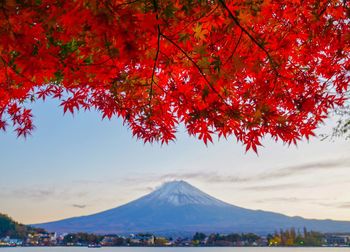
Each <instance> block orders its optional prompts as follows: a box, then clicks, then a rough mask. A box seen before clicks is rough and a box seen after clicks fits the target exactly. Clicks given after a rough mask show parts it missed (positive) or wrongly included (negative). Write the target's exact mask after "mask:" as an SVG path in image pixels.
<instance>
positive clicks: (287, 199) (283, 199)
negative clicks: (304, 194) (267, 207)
mask: <svg viewBox="0 0 350 252" xmlns="http://www.w3.org/2000/svg"><path fill="white" fill-rule="evenodd" d="M316 200H318V199H311V198H297V197H275V198H265V199H259V200H255V201H254V202H256V203H266V202H288V203H299V202H311V201H316Z"/></svg>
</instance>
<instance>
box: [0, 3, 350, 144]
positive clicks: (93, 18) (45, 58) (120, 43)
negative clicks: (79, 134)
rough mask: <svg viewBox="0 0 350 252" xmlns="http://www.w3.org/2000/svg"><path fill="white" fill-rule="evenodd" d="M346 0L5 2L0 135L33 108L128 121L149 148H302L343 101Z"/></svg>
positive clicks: (0, 35)
mask: <svg viewBox="0 0 350 252" xmlns="http://www.w3.org/2000/svg"><path fill="white" fill-rule="evenodd" d="M349 20H350V3H349V1H346V0H278V1H277V0H235V1H232V0H195V1H193V0H115V1H109V0H74V1H73V0H68V1H66V0H23V1H16V0H2V1H0V129H3V130H5V128H6V125H7V123H8V122H12V123H13V126H14V128H15V130H16V131H17V133H18V135H24V136H26V135H27V134H28V133H30V132H31V130H32V129H33V124H32V114H31V110H30V109H28V105H29V103H30V102H33V101H35V100H37V99H43V100H45V98H46V97H53V98H56V99H59V100H60V101H61V105H62V107H63V110H64V112H66V111H69V112H71V113H74V111H76V110H79V109H90V108H93V109H96V110H98V111H100V112H101V113H102V117H103V118H105V117H107V118H111V117H113V116H118V117H122V118H123V120H124V122H125V123H126V124H127V125H128V126H129V127H130V128H131V130H132V132H133V134H134V135H135V136H137V137H138V138H142V139H143V140H144V141H145V142H148V141H149V142H152V141H160V142H162V143H168V142H169V141H171V140H173V139H174V138H175V133H176V128H177V126H178V124H179V123H183V124H184V125H185V126H186V128H187V130H188V133H189V134H191V135H196V136H197V137H198V138H199V139H202V140H203V141H204V142H205V143H207V142H208V141H212V137H213V135H214V134H217V135H218V136H219V137H222V136H223V137H228V136H231V135H233V136H235V137H236V138H237V140H238V141H241V142H243V143H244V144H245V145H246V148H247V149H250V148H252V149H253V150H254V151H256V149H257V146H258V145H260V140H261V138H262V137H263V136H265V135H267V134H268V135H271V136H272V137H273V138H274V139H276V140H277V139H281V140H282V141H284V142H286V143H296V141H297V140H299V139H301V138H302V137H307V138H308V137H309V136H311V135H313V131H314V130H315V128H316V127H317V125H318V124H319V123H320V122H322V120H324V119H325V118H326V116H327V113H328V112H329V110H330V109H332V108H333V107H334V106H336V105H342V104H343V102H344V92H345V91H346V90H347V89H348V84H349V78H350V74H349V70H350V60H349V59H350V47H349V45H350V28H349V27H350V21H349Z"/></svg>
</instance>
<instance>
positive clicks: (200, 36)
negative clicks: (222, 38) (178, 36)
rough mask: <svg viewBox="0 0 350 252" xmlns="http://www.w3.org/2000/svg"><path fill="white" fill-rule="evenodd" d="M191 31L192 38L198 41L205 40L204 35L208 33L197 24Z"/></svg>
mask: <svg viewBox="0 0 350 252" xmlns="http://www.w3.org/2000/svg"><path fill="white" fill-rule="evenodd" d="M193 31H194V37H195V38H196V39H197V40H199V41H203V40H205V34H207V33H208V30H205V29H203V28H202V25H201V24H199V23H197V24H196V27H194V28H193Z"/></svg>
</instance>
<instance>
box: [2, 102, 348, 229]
mask: <svg viewBox="0 0 350 252" xmlns="http://www.w3.org/2000/svg"><path fill="white" fill-rule="evenodd" d="M33 110H34V115H35V118H34V122H35V125H36V130H35V131H34V132H33V134H32V136H30V137H28V138H27V139H22V138H20V139H17V137H16V135H15V134H14V133H12V132H11V129H9V130H8V131H7V132H6V133H0V153H1V154H0V157H1V164H0V172H1V176H0V202H1V203H0V212H4V213H7V214H9V215H11V216H13V217H14V218H15V219H17V220H19V221H21V222H24V223H38V222H45V221H50V220H56V219H62V218H66V217H71V216H78V215H86V214H90V213H94V212H98V211H102V210H105V209H108V208H112V207H115V206H118V205H121V204H124V203H126V202H128V201H130V200H133V199H135V198H137V197H140V196H142V195H144V194H146V193H148V192H150V191H151V190H152V189H154V188H155V187H156V186H159V185H160V184H161V183H162V182H164V181H168V180H174V179H184V180H186V181H188V182H190V183H191V184H193V185H194V186H196V187H198V188H200V189H201V190H203V191H205V192H207V193H209V194H211V195H213V196H214V197H217V198H219V199H222V200H224V201H227V202H229V203H232V204H235V205H239V206H243V207H247V208H253V209H264V210H270V211H275V212H281V213H285V214H287V215H292V216H294V215H301V216H304V217H310V218H320V219H325V218H332V219H341V220H350V211H349V210H350V198H349V197H348V193H347V191H349V190H350V177H349V176H348V174H349V169H350V152H349V150H350V141H344V140H341V139H339V140H335V141H320V140H319V139H312V140H311V141H310V142H307V141H303V142H301V143H300V144H299V145H298V147H295V146H290V147H288V146H285V145H283V144H282V143H274V142H273V141H271V140H269V139H266V140H264V146H265V147H263V148H261V149H260V151H259V156H257V155H256V154H255V153H252V152H249V153H245V151H244V147H243V146H242V144H240V143H237V142H236V141H235V140H234V139H228V140H227V141H226V140H220V142H217V141H215V142H214V144H209V145H208V146H205V145H204V144H203V143H202V142H201V141H199V140H197V139H195V138H193V137H188V136H187V134H186V132H185V130H184V129H181V128H180V129H179V133H178V135H177V137H178V139H177V140H176V142H175V143H171V144H169V145H165V146H160V145H159V144H157V143H155V144H146V145H145V144H143V142H142V141H138V140H136V139H135V138H132V135H131V132H130V130H128V129H127V127H126V126H123V125H122V122H121V121H120V120H118V119H113V120H111V121H108V120H104V121H101V117H100V115H99V114H98V113H97V112H93V111H92V112H79V113H78V114H75V115H74V116H72V115H70V114H67V115H65V116H63V111H62V109H61V108H59V106H58V103H57V102H55V101H46V102H45V103H42V102H37V103H35V104H34V105H33ZM331 126H332V121H328V123H327V124H326V125H323V126H322V127H320V130H319V133H321V132H330V129H331Z"/></svg>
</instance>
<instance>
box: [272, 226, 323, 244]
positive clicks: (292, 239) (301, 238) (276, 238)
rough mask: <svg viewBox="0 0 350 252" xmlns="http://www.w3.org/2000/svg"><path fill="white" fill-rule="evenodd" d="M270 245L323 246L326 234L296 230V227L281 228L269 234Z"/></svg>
mask: <svg viewBox="0 0 350 252" xmlns="http://www.w3.org/2000/svg"><path fill="white" fill-rule="evenodd" d="M267 239H268V242H269V245H270V246H321V245H322V244H323V243H324V234H322V233H319V232H315V231H308V230H307V229H306V228H304V229H303V231H300V230H298V231H296V230H295V228H290V229H287V230H282V229H281V230H280V231H279V232H277V231H276V232H275V233H274V234H273V235H271V234H270V235H268V236H267Z"/></svg>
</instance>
